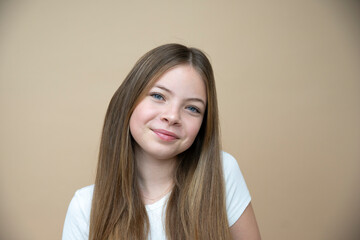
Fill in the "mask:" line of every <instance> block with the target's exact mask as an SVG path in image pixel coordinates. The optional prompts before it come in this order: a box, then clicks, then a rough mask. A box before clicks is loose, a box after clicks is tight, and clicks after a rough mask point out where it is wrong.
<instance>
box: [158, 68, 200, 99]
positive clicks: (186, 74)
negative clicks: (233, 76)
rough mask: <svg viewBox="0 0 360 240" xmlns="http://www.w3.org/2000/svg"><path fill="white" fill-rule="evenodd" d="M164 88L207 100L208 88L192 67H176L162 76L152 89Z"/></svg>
mask: <svg viewBox="0 0 360 240" xmlns="http://www.w3.org/2000/svg"><path fill="white" fill-rule="evenodd" d="M158 86H162V87H165V88H168V89H169V90H171V91H173V92H175V93H179V94H184V95H197V97H202V98H203V99H204V100H206V86H205V82H204V80H203V78H202V76H201V75H200V74H199V72H198V71H197V70H196V69H195V68H194V67H192V66H191V65H178V66H175V67H173V68H171V69H169V70H168V71H166V72H165V73H164V74H162V75H161V76H160V77H159V78H158V79H157V80H156V81H155V82H154V84H153V85H152V87H153V88H154V87H158Z"/></svg>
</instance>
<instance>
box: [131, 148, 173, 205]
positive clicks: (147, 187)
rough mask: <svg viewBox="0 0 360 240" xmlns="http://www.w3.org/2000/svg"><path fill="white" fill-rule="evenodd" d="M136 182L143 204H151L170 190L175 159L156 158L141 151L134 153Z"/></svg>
mask: <svg viewBox="0 0 360 240" xmlns="http://www.w3.org/2000/svg"><path fill="white" fill-rule="evenodd" d="M135 161H136V166H137V170H138V183H139V187H140V191H141V193H142V195H143V201H144V203H145V204H151V203H153V202H155V201H157V200H159V199H161V198H162V197H163V196H165V195H166V193H168V192H169V191H171V188H172V185H173V176H174V169H175V166H176V159H175V158H174V159H166V160H162V159H156V158H153V157H151V156H148V155H145V154H143V153H139V152H137V153H136V154H135Z"/></svg>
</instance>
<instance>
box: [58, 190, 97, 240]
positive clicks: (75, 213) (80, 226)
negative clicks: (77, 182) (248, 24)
mask: <svg viewBox="0 0 360 240" xmlns="http://www.w3.org/2000/svg"><path fill="white" fill-rule="evenodd" d="M87 188H88V189H87ZM87 188H83V189H80V190H78V191H76V192H75V195H74V197H73V198H72V200H71V202H70V204H69V208H68V211H67V213H66V217H65V222H64V229H63V234H62V240H87V239H89V218H90V208H91V200H92V191H91V192H89V190H91V189H89V187H87ZM90 193H91V195H90Z"/></svg>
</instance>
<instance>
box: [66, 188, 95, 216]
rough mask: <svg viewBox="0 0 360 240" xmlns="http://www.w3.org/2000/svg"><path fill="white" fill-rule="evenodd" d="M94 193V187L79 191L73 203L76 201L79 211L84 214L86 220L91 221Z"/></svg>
mask: <svg viewBox="0 0 360 240" xmlns="http://www.w3.org/2000/svg"><path fill="white" fill-rule="evenodd" d="M93 193H94V185H90V186H86V187H83V188H81V189H79V190H77V191H76V192H75V194H74V197H73V199H72V200H71V201H75V204H76V207H77V208H78V209H77V210H78V211H79V212H81V213H82V215H83V216H84V217H85V218H86V219H90V210H91V203H92V198H93Z"/></svg>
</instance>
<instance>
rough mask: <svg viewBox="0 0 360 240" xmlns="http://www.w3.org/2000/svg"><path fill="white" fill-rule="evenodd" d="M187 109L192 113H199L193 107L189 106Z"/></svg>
mask: <svg viewBox="0 0 360 240" xmlns="http://www.w3.org/2000/svg"><path fill="white" fill-rule="evenodd" d="M187 109H189V110H190V111H191V112H193V113H200V110H199V109H198V108H196V107H193V106H189V107H187Z"/></svg>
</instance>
